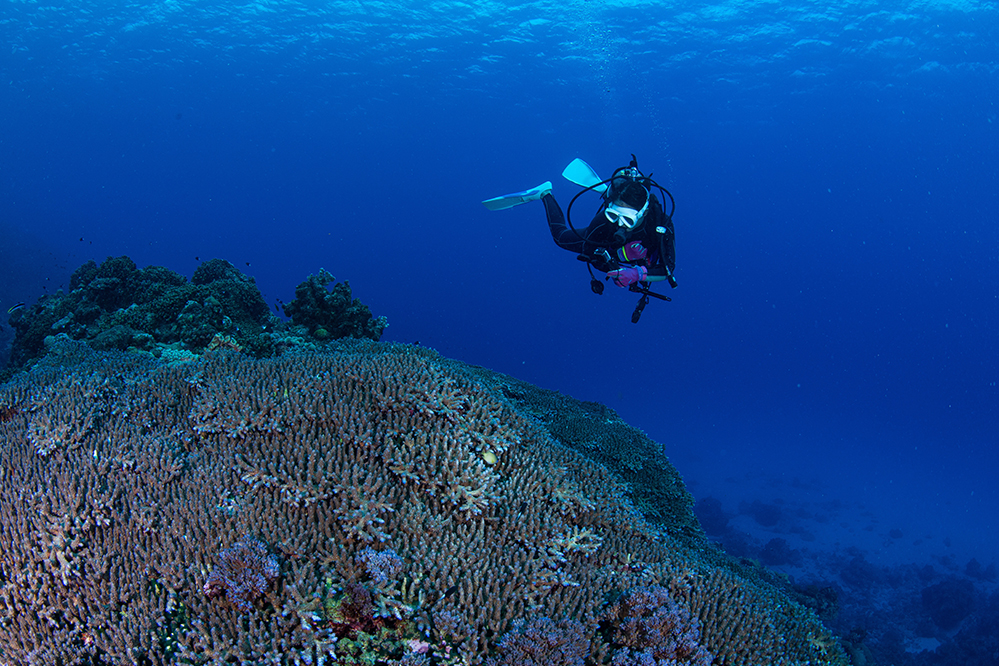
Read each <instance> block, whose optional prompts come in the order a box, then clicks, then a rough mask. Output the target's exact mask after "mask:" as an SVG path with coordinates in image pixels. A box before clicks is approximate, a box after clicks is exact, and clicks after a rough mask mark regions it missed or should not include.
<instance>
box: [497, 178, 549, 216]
mask: <svg viewBox="0 0 999 666" xmlns="http://www.w3.org/2000/svg"><path fill="white" fill-rule="evenodd" d="M551 191H552V182H551V181H550V180H546V181H545V182H543V183H541V184H540V185H538V186H537V187H532V188H531V189H529V190H524V191H523V192H514V193H513V194H504V195H503V196H501V197H493V198H492V199H486V200H485V201H483V202H482V205H483V206H485V207H486V208H488V209H489V210H506V209H507V208H513V207H514V206H519V205H520V204H525V203H527V202H529V201H537V200H538V199H540V198H541V197H543V196H545V195H546V194H548V193H549V192H551Z"/></svg>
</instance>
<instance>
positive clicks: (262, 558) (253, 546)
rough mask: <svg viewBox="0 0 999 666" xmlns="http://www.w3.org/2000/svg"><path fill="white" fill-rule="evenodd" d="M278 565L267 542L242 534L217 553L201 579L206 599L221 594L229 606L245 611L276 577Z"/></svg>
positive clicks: (278, 570)
mask: <svg viewBox="0 0 999 666" xmlns="http://www.w3.org/2000/svg"><path fill="white" fill-rule="evenodd" d="M280 571H281V569H280V567H279V565H278V561H277V557H275V556H274V554H273V553H271V552H269V551H268V549H267V545H266V544H265V543H263V542H261V541H259V540H257V539H254V538H253V537H252V536H249V535H247V536H245V537H243V539H242V540H240V541H237V542H236V543H234V544H233V545H232V546H230V547H229V548H226V549H225V550H223V551H222V552H221V553H219V558H218V563H217V564H216V566H215V568H214V569H212V572H211V573H210V574H208V580H207V581H205V586H204V591H205V594H206V595H208V598H209V599H214V598H215V597H219V596H224V597H225V598H226V599H228V600H229V603H231V604H232V605H233V606H235V607H236V608H238V609H239V610H241V611H243V612H244V613H248V612H250V611H251V610H253V602H254V601H256V600H258V599H260V598H261V597H262V596H264V593H266V592H267V590H268V589H270V587H271V585H272V584H273V583H274V581H275V580H277V577H278V574H279V573H280Z"/></svg>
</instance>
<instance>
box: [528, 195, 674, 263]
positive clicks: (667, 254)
mask: <svg viewBox="0 0 999 666" xmlns="http://www.w3.org/2000/svg"><path fill="white" fill-rule="evenodd" d="M541 200H542V201H543V202H544V204H545V213H547V215H548V229H549V230H550V231H551V232H552V238H553V239H555V244H556V245H558V246H559V247H560V248H562V249H563V250H569V251H570V252H576V253H578V254H582V255H585V256H586V257H589V258H590V259H591V263H592V264H593V267H594V268H596V269H597V270H599V271H603V272H605V273H606V272H607V271H612V270H614V269H616V268H619V266H615V265H614V264H612V263H608V262H607V261H605V260H603V259H602V258H601V257H600V255H599V254H598V252H599V251H600V250H607V251H608V252H610V255H611V257H612V258H613V259H614V260H615V261H618V262H620V263H621V265H631V266H645V267H646V269H648V271H649V276H650V277H654V278H658V279H660V280H662V279H665V278H666V277H667V275H669V276H671V275H672V274H673V269H674V268H675V267H676V250H675V247H674V243H673V220H672V219H671V218H670V217H669V215H667V214H666V212H665V211H664V210H663V208H662V206H661V205H660V203H659V199H658V198H656V197H652V199H651V200H650V201H649V208H648V210H647V211H646V212H645V218H644V219H643V220H642V222H641V223H640V224H639V225H638V226H637V227H635V228H634V229H623V228H621V227H619V226H618V225H616V224H614V223H613V222H611V221H609V220H608V219H607V218H606V217H605V216H604V209H605V208H606V202H605V203H604V204H603V205H601V206H600V209H599V210H598V211H597V214H596V215H594V216H593V220H592V221H591V222H590V226H588V227H587V228H586V229H585V230H582V231H579V232H576V231H573V230H572V229H570V228H569V226H568V225H567V224H566V223H565V215H563V214H562V209H561V208H560V207H559V205H558V202H557V201H555V197H553V196H552V195H551V194H546V195H545V196H544V197H543V198H542V199H541ZM636 240H637V241H641V243H642V245H643V246H644V247H645V249H646V251H647V252H648V255H647V256H646V258H645V259H640V260H637V261H620V257H619V256H618V254H617V251H618V250H619V249H620V248H622V247H623V246H624V245H625V244H626V243H630V242H632V241H636Z"/></svg>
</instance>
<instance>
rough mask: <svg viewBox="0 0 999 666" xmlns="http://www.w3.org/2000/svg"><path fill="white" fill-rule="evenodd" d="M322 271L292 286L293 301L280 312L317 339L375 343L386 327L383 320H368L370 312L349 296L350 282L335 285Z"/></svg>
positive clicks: (331, 277) (370, 317) (328, 275)
mask: <svg viewBox="0 0 999 666" xmlns="http://www.w3.org/2000/svg"><path fill="white" fill-rule="evenodd" d="M335 281H336V278H335V277H333V276H332V275H330V273H329V271H327V270H326V269H325V268H323V269H320V270H319V273H317V274H315V275H310V276H309V277H308V278H307V279H306V280H305V281H304V282H302V283H301V284H299V285H298V286H297V287H295V300H293V301H292V302H291V303H288V304H286V305H285V306H284V313H285V314H286V315H287V316H289V317H291V321H292V322H293V323H295V324H296V325H298V326H304V327H305V328H307V329H308V330H309V333H310V334H311V335H312V336H313V337H314V338H317V339H320V340H325V339H327V338H348V337H349V338H371V339H372V340H378V339H379V338H380V337H381V335H382V331H383V330H385V327H386V326H388V321H387V320H386V319H385V317H378V318H377V319H375V318H372V316H371V310H369V309H368V306H366V305H364V304H363V303H361V302H360V301H359V300H357V299H356V298H352V297H351V292H350V283H349V282H337V283H336V284H334V285H333V288H332V289H330V288H328V286H329V285H330V284H331V283H333V282H335Z"/></svg>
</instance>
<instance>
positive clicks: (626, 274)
mask: <svg viewBox="0 0 999 666" xmlns="http://www.w3.org/2000/svg"><path fill="white" fill-rule="evenodd" d="M648 276H649V270H648V269H647V268H646V267H645V266H628V267H627V268H619V269H617V270H616V271H610V272H608V273H607V277H609V278H610V279H612V280H614V284H616V285H617V286H619V287H630V286H631V285H633V284H635V283H636V282H642V281H643V280H645V278H647V277H648Z"/></svg>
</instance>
